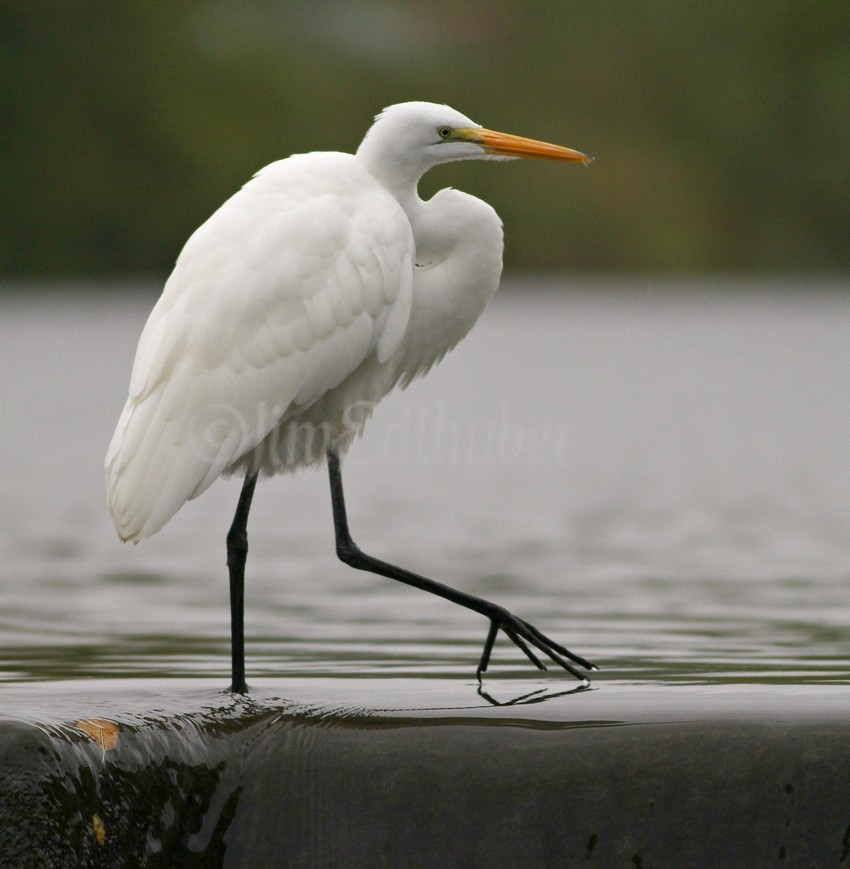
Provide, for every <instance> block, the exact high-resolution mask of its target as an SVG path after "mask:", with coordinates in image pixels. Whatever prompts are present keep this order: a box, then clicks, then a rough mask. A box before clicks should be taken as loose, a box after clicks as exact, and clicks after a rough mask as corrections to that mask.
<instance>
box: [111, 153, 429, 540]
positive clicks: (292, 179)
mask: <svg viewBox="0 0 850 869" xmlns="http://www.w3.org/2000/svg"><path fill="white" fill-rule="evenodd" d="M413 255H414V248H413V239H412V233H411V229H410V225H409V222H408V221H407V218H406V216H405V215H404V212H403V211H402V210H401V208H400V207H399V206H398V204H397V202H396V201H395V200H394V199H393V198H392V197H391V196H390V195H389V194H388V193H387V192H386V191H385V190H384V189H383V188H382V187H381V186H380V185H378V184H377V182H375V181H374V179H372V178H371V176H369V175H368V174H366V173H365V172H364V171H363V170H362V169H360V167H359V165H358V164H357V162H356V160H355V159H354V158H353V157H351V156H349V155H342V154H322V155H319V154H313V155H303V156H301V157H295V158H289V159H288V160H284V161H281V162H280V163H276V164H272V165H271V166H268V167H266V169H264V170H263V171H262V172H261V173H259V174H258V175H257V176H256V177H255V178H254V179H253V180H252V181H251V182H249V184H247V185H246V186H245V187H244V188H243V189H242V190H241V191H240V192H239V193H237V194H236V195H235V196H234V197H233V198H232V199H230V200H229V201H228V202H226V203H225V204H224V205H223V206H222V208H221V209H219V211H217V212H216V213H215V214H214V215H213V216H212V217H211V218H210V219H209V220H208V221H207V222H206V223H205V224H204V225H203V226H201V227H200V228H199V229H198V230H197V231H196V232H195V233H194V235H193V236H192V237H191V238H190V239H189V241H188V242H187V244H186V247H185V248H184V250H183V252H182V253H181V255H180V257H179V258H178V261H177V264H176V267H175V269H174V272H173V274H172V275H171V277H170V278H169V280H168V282H167V284H166V286H165V289H164V291H163V295H162V297H161V299H160V300H159V302H158V303H157V305H156V307H155V308H154V310H153V312H152V313H151V316H150V318H149V320H148V323H147V325H146V326H145V329H144V331H143V333H142V337H141V339H140V341H139V347H138V350H137V353H136V359H135V362H134V365H133V373H132V376H131V380H130V395H129V398H128V400H127V403H126V405H125V407H124V412H123V413H122V415H121V418H120V420H119V422H118V426H117V428H116V431H115V435H114V437H113V440H112V443H111V445H110V447H109V451H108V453H107V458H106V471H107V490H108V495H109V506H110V510H111V512H112V516H113V519H114V521H115V525H116V528H117V529H118V532H119V534H120V535H121V536H122V537H123V538H124V539H131V540H139V539H142V538H143V537H146V536H148V535H150V534H152V533H154V531H156V530H158V529H159V528H161V527H162V526H163V525H164V524H165V523H166V522H167V521H168V519H170V518H171V516H173V515H174V513H175V512H176V511H177V510H178V509H179V508H180V506H181V505H182V504H183V503H184V502H185V501H186V500H188V499H190V498H193V497H196V496H197V495H199V494H200V493H201V492H202V491H204V490H205V489H206V488H207V487H208V486H209V485H210V484H211V483H212V482H213V480H215V479H216V478H217V477H218V476H219V475H220V474H221V472H222V471H224V470H225V469H226V468H228V467H229V466H230V465H232V464H233V462H234V461H236V460H237V459H238V458H239V457H240V456H242V455H244V454H245V453H246V452H248V451H249V450H251V449H253V448H254V447H255V446H256V445H257V444H258V443H259V442H260V441H261V440H262V439H263V438H264V437H265V436H266V435H267V434H268V433H269V432H270V431H272V429H274V428H275V427H276V426H277V425H278V423H279V422H280V420H281V419H282V418H283V417H284V416H285V415H286V414H287V413H288V412H291V410H292V408H293V407H294V406H301V407H306V406H308V405H310V404H312V403H313V402H314V401H316V400H317V399H319V398H320V397H321V396H322V395H324V394H325V393H326V392H327V391H328V390H329V389H332V388H333V387H335V386H337V385H338V384H339V383H341V382H342V381H343V380H344V379H345V378H346V377H347V376H348V375H349V374H351V373H352V372H353V371H354V370H356V369H357V367H358V366H359V365H360V364H361V363H362V362H363V361H364V360H365V359H366V358H367V357H368V356H369V355H370V354H373V353H375V354H377V356H378V358H379V359H381V360H385V359H386V358H387V357H388V356H389V355H391V354H392V352H393V351H394V350H395V349H396V347H397V346H398V344H399V343H400V342H401V340H402V338H403V337H404V333H405V329H406V327H407V321H408V317H409V314H410V306H411V293H412V270H413Z"/></svg>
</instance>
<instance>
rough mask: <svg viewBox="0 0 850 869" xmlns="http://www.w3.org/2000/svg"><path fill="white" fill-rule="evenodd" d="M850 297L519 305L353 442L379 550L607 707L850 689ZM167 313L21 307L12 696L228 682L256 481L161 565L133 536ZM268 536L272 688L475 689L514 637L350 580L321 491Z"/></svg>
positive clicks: (120, 305) (703, 295)
mask: <svg viewBox="0 0 850 869" xmlns="http://www.w3.org/2000/svg"><path fill="white" fill-rule="evenodd" d="M549 289H551V288H549ZM846 289H847V288H846V287H843V288H842V287H825V286H822V287H817V288H812V287H807V286H801V285H798V286H793V285H791V286H789V285H782V286H773V285H770V284H765V285H763V286H759V287H753V286H741V285H728V286H723V287H713V286H710V287H693V286H691V287H685V288H679V289H678V291H677V292H674V293H671V292H668V290H669V288H657V287H648V286H646V285H645V284H640V283H623V284H620V285H618V286H614V287H609V286H602V285H584V286H578V285H573V284H570V285H568V287H567V292H565V293H562V294H560V295H558V294H555V293H554V292H551V291H547V287H546V286H544V285H534V286H528V285H519V284H513V285H511V284H510V283H509V284H508V285H507V286H506V288H505V290H506V291H504V292H502V294H501V295H500V296H499V297H497V300H496V301H495V302H494V303H493V306H492V307H491V309H490V310H489V311H488V312H487V313H486V314H485V316H484V318H483V320H482V322H481V323H480V324H479V325H478V327H477V328H476V329H475V330H474V331H473V333H472V335H471V336H470V337H469V338H468V339H467V340H466V341H465V342H464V343H463V344H462V345H461V346H460V347H458V348H457V349H456V350H455V351H454V352H453V353H452V354H451V355H450V356H449V357H448V358H447V359H446V360H445V361H444V362H443V363H442V365H440V366H439V367H438V368H437V369H435V370H434V371H433V372H431V374H429V375H428V377H427V378H425V379H424V380H422V381H420V382H417V383H416V384H414V385H413V386H411V387H410V388H409V389H408V390H407V391H406V392H404V393H400V394H395V395H393V396H390V397H389V398H388V399H386V400H385V401H384V403H383V404H382V405H381V406H380V407H379V409H378V411H377V412H376V415H375V417H374V419H373V421H372V423H371V424H370V426H369V427H368V428H367V431H366V435H365V437H364V439H363V440H362V441H359V442H357V443H356V444H355V446H354V447H353V449H352V451H351V453H350V454H349V456H348V459H347V461H346V463H345V467H344V472H345V480H346V485H347V496H348V502H349V513H350V519H351V523H352V531H353V534H354V536H355V539H356V540H358V542H359V543H360V544H361V546H362V547H363V548H364V549H365V550H366V551H370V552H372V553H374V554H375V555H378V556H379V557H382V558H385V559H387V560H390V561H396V562H397V563H400V564H403V565H405V566H408V567H410V568H411V569H413V570H416V571H419V572H422V573H425V574H426V575H430V576H433V577H435V578H438V579H441V580H443V581H445V582H448V583H449V584H452V585H455V586H457V587H459V588H463V589H465V590H467V591H470V592H472V593H474V594H479V595H483V596H486V597H488V598H490V599H494V600H497V601H498V602H500V603H502V604H504V605H506V606H508V607H509V608H510V609H512V610H514V611H516V612H518V613H519V614H521V615H523V616H524V617H526V618H527V619H529V620H530V621H532V622H533V623H535V624H537V625H538V626H539V627H540V628H541V629H543V630H545V631H546V632H547V633H549V634H550V635H552V636H553V637H554V638H556V639H559V640H561V641H562V642H564V643H566V644H567V645H568V646H570V647H571V648H573V649H574V650H576V651H578V652H580V653H582V654H584V655H586V656H587V657H589V658H590V659H591V660H593V661H595V662H596V663H597V664H599V665H600V666H601V667H602V668H603V669H602V672H601V673H600V674H599V676H598V678H597V680H596V684H597V685H603V686H604V683H605V682H606V681H607V682H618V683H620V684H630V685H646V684H662V685H664V684H672V683H677V684H682V683H689V684H692V685H716V684H728V683H744V684H765V683H803V682H805V683H843V684H846V683H847V682H848V667H847V660H848V649H850V595H848V593H847V590H848V578H850V558H849V557H848V556H850V294H848V293H847V292H846ZM154 298H155V293H153V294H152V293H151V292H144V291H142V290H138V289H127V288H123V289H119V290H118V291H116V292H114V293H111V294H95V293H89V294H86V293H80V294H68V295H58V294H50V293H40V292H36V291H34V290H27V291H26V292H23V293H17V294H7V295H5V296H2V297H0V360H2V376H0V408H2V418H3V423H2V444H0V447H2V449H0V462H2V472H0V680H3V681H5V682H8V683H12V682H15V683H32V686H31V687H32V688H38V686H39V685H41V686H43V688H44V689H45V690H47V689H48V688H49V687H50V686H51V685H53V684H54V683H55V682H57V681H60V682H64V683H66V684H67V680H79V679H100V680H107V681H108V680H137V681H138V684H139V685H140V686H141V685H142V684H145V685H148V684H149V682H147V681H143V680H149V679H163V677H169V678H171V679H180V680H187V684H189V683H192V682H194V683H195V684H197V685H215V684H221V685H224V684H226V682H227V677H228V662H229V659H228V654H229V645H228V643H229V638H228V631H229V621H228V618H229V616H228V602H227V601H228V597H227V581H226V569H225V565H224V535H225V532H226V529H227V527H228V525H229V522H230V519H231V517H232V513H233V510H234V507H235V503H236V499H237V496H238V486H239V484H238V482H236V481H229V482H219V483H217V484H216V485H215V486H214V487H213V488H212V489H211V490H210V491H208V492H207V493H206V494H205V495H204V496H203V497H202V498H200V499H199V500H198V501H195V502H192V503H191V504H188V505H186V506H185V507H184V508H183V510H182V511H181V512H180V513H179V514H178V515H177V517H175V519H174V520H172V522H171V523H170V524H169V525H168V526H167V527H166V528H165V529H164V530H163V531H162V532H160V533H159V534H157V535H156V536H155V537H153V538H151V539H150V540H148V541H145V542H144V543H143V544H141V545H139V546H131V545H121V544H120V543H119V542H118V541H117V539H116V537H115V533H114V531H113V529H112V527H111V523H110V521H109V518H108V516H107V514H106V508H105V503H104V492H103V475H102V461H103V455H104V453H105V450H106V446H107V444H108V442H109V439H110V436H111V434H112V430H113V427H114V424H115V421H116V419H117V416H118V413H119V411H120V408H121V406H122V404H123V401H124V395H125V390H126V386H127V380H128V377H129V371H130V366H131V362H132V357H133V352H134V349H135V345H136V341H137V339H138V335H139V332H140V330H141V327H142V325H143V323H144V320H145V318H146V316H147V312H148V311H149V309H150V307H151V305H152V303H153V300H154ZM250 535H251V554H250V557H249V562H248V584H247V610H246V628H247V640H248V648H247V653H248V674H249V681H251V680H252V679H254V680H255V681H259V682H260V683H262V681H263V680H274V679H282V678H285V679H286V680H290V681H291V680H301V682H302V684H303V685H304V686H307V687H306V688H305V690H307V691H308V693H310V692H314V693H318V694H320V693H321V687H320V686H321V684H322V683H323V682H328V683H329V682H330V681H334V683H335V684H336V685H337V686H341V685H344V684H345V682H346V680H348V681H349V682H350V684H351V685H353V686H354V685H357V686H361V685H363V684H366V683H367V682H368V683H369V684H372V685H377V682H376V680H385V683H386V684H393V685H400V684H407V685H411V684H418V685H419V686H421V687H422V688H423V690H424V689H425V688H426V686H427V685H433V684H435V683H434V682H433V681H430V682H425V681H423V680H438V681H442V682H454V683H456V684H459V685H460V684H463V685H465V684H466V683H468V682H470V681H473V680H472V677H473V674H474V668H475V664H476V662H477V658H478V655H479V653H480V647H481V644H482V642H483V640H484V636H485V633H486V624H485V623H484V622H483V621H482V620H481V619H480V617H478V616H475V615H474V614H471V613H469V612H466V611H464V610H461V609H459V608H457V607H453V606H451V605H449V604H447V603H445V602H443V601H440V600H437V599H431V598H429V597H428V596H426V595H423V594H421V593H419V592H416V591H414V590H411V589H407V588H402V587H396V586H395V585H394V584H393V583H392V582H390V581H389V580H385V579H381V578H380V577H372V576H369V575H367V574H363V573H359V572H354V571H351V570H350V569H349V568H346V567H345V566H344V565H342V564H340V563H339V562H338V561H337V560H336V558H335V556H334V547H333V532H332V525H331V516H330V505H329V497H328V492H327V480H326V476H325V474H324V473H323V472H320V471H317V472H305V473H302V474H300V475H298V476H296V477H293V478H281V479H277V480H275V481H271V482H267V483H265V484H262V485H261V486H260V487H259V488H258V492H257V496H256V499H255V503H254V508H253V511H252V515H251V523H250ZM555 678H557V679H558V681H557V682H555V681H554V679H553V680H552V682H551V683H546V682H545V681H541V680H540V677H539V676H538V675H537V674H536V673H534V672H533V671H530V670H529V668H528V666H527V664H526V663H525V662H524V661H523V660H522V658H521V657H520V656H519V655H518V654H516V653H515V650H514V649H513V648H512V647H510V645H509V644H508V643H507V642H506V641H504V640H502V641H501V642H500V643H499V645H498V646H497V651H496V654H495V657H494V662H493V670H492V677H491V679H492V681H493V683H494V684H495V685H497V686H498V685H500V684H501V685H508V684H510V685H511V686H513V685H516V690H517V693H518V694H522V693H523V692H524V690H525V688H528V689H529V690H536V688H537V686H540V685H541V684H542V685H550V688H551V685H555V686H556V687H557V688H559V689H563V688H567V687H569V685H568V684H567V680H565V679H561V677H555ZM317 685H318V686H319V687H318V688H316V686H317ZM11 687H12V686H11V685H10V686H9V688H11ZM24 687H25V686H23V685H19V688H21V689H22V688H24ZM376 690H377V691H380V688H377V689H376ZM28 696H29V698H30V701H31V700H32V698H33V696H34V695H33V694H32V693H28Z"/></svg>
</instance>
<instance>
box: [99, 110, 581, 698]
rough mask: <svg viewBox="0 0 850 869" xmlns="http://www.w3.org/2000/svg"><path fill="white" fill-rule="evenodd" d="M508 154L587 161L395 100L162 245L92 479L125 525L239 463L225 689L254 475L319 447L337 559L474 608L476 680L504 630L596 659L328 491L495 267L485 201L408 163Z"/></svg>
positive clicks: (237, 660)
mask: <svg viewBox="0 0 850 869" xmlns="http://www.w3.org/2000/svg"><path fill="white" fill-rule="evenodd" d="M516 157H544V158H549V159H553V160H570V161H577V162H581V163H589V162H590V160H591V158H590V157H587V156H585V155H584V154H580V153H579V152H578V151H573V150H571V149H569V148H562V147H560V146H557V145H550V144H546V143H544V142H537V141H535V140H533V139H525V138H521V137H519V136H512V135H508V134H505V133H497V132H494V131H492V130H486V129H484V128H482V127H481V126H479V125H478V124H476V123H474V122H473V121H471V120H470V119H469V118H467V117H464V116H463V115H462V114H460V113H459V112H457V111H455V110H454V109H451V108H449V107H448V106H440V105H436V104H433V103H425V102H409V103H401V104H399V105H394V106H390V107H389V108H386V109H384V111H383V112H382V113H381V114H379V115H378V116H377V118H376V119H375V122H374V124H373V125H372V127H371V128H370V129H369V131H368V132H367V134H366V136H365V138H364V139H363V142H362V143H361V145H360V147H359V148H358V149H357V152H356V154H341V153H336V152H325V153H310V154H297V155H294V156H292V157H289V158H288V159H285V160H280V161H278V162H276V163H272V164H270V165H269V166H266V167H265V168H264V169H261V170H260V171H259V172H258V173H257V174H256V175H255V176H254V177H253V178H252V179H251V180H250V181H249V182H248V183H247V184H246V185H245V186H244V187H243V188H242V189H241V190H240V191H239V192H238V193H236V194H235V195H234V196H232V197H231V198H230V199H229V200H227V202H225V203H224V205H222V206H221V208H219V209H218V211H216V212H215V213H214V214H213V215H212V217H210V218H209V220H207V221H206V223H204V224H203V225H202V226H201V227H200V228H199V229H197V230H196V231H195V232H194V233H193V234H192V236H191V237H190V238H189V240H188V241H187V242H186V245H185V247H184V248H183V250H182V252H181V253H180V255H179V257H178V258H177V262H176V265H175V267H174V271H173V272H172V274H171V276H170V277H169V279H168V281H167V282H166V284H165V288H164V289H163V292H162V296H161V298H160V299H159V301H158V302H157V304H156V306H155V307H154V309H153V311H152V312H151V315H150V317H149V319H148V321H147V324H146V325H145V328H144V330H143V332H142V335H141V338H140V339H139V346H138V349H137V350H136V357H135V361H134V363H133V370H132V375H131V378H130V390H129V393H130V394H129V398H128V399H127V403H126V404H125V406H124V411H123V413H122V414H121V417H120V419H119V420H118V425H117V427H116V429H115V434H114V436H113V438H112V442H111V444H110V446H109V451H108V453H107V456H106V487H107V494H108V501H109V510H110V512H111V514H112V518H113V521H114V522H115V527H116V529H117V531H118V534H119V536H120V537H121V539H122V540H125V541H126V540H132V541H133V542H138V541H139V540H142V539H144V538H145V537H148V536H150V535H151V534H153V533H154V532H156V531H158V530H159V529H160V528H162V526H163V525H165V523H166V522H168V520H169V519H170V518H171V517H172V516H173V515H174V514H175V513H176V512H177V511H178V510H179V509H180V507H181V506H182V505H183V504H184V503H185V502H186V501H188V500H191V499H192V498H197V497H198V495H200V494H201V493H202V492H204V491H205V490H206V489H207V487H208V486H210V484H211V483H212V482H213V481H214V480H215V479H216V478H217V477H219V476H220V475H222V474H225V475H229V474H236V473H239V474H244V483H243V486H242V492H241V495H240V498H239V504H238V507H237V509H236V515H235V516H234V519H233V524H232V526H231V528H230V531H229V533H228V535H227V565H228V569H229V573H230V603H231V633H232V640H231V642H232V684H231V690H232V691H234V692H238V693H245V692H246V691H247V686H246V683H245V664H244V628H243V607H244V577H245V561H246V557H247V552H248V537H247V520H248V512H249V510H250V507H251V499H252V497H253V494H254V487H255V485H256V483H257V477H258V475H259V474H263V475H264V476H272V475H275V474H279V473H281V472H284V471H294V470H295V469H297V468H300V467H303V466H308V465H315V464H317V463H319V462H321V461H322V460H324V459H326V460H327V464H328V470H329V473H330V486H331V497H332V504H333V517H334V527H335V532H336V551H337V554H338V556H339V558H340V559H341V560H342V561H344V562H346V563H347V564H349V565H351V566H352V567H356V568H358V569H361V570H368V571H371V572H373V573H378V574H381V575H383V576H387V577H390V578H392V579H396V580H400V581H401V582H404V583H407V584H408V585H412V586H415V587H417V588H420V589H423V590H424V591H428V592H432V593H433V594H437V595H439V596H441V597H444V598H446V599H448V600H450V601H454V602H455V603H458V604H460V605H461V606H464V607H468V608H469V609H471V610H474V611H475V612H478V613H480V614H481V615H483V616H485V617H486V618H487V619H489V621H490V628H489V632H488V634H487V638H486V640H485V643H484V650H483V652H482V655H481V659H480V661H479V664H478V671H477V672H478V677H479V679H480V678H481V674H482V673H483V672H484V671H485V670H486V669H487V665H488V663H489V660H490V654H491V651H492V649H493V644H494V642H495V640H496V637H497V634H498V632H499V631H500V630H502V631H503V632H504V633H505V634H506V635H507V636H508V637H509V638H510V639H511V640H512V641H513V642H514V643H515V644H516V645H517V646H518V647H519V648H520V649H521V650H522V651H523V652H524V653H525V655H526V656H527V657H528V658H529V659H530V660H531V661H532V662H533V663H534V664H535V665H536V666H537V667H539V668H541V669H545V667H544V666H543V663H542V662H541V660H540V658H539V657H538V655H537V654H535V652H534V651H532V648H531V647H535V648H536V649H537V650H539V651H540V652H542V653H543V654H545V655H547V656H548V657H549V658H551V659H552V660H553V661H554V662H555V663H557V664H558V665H560V666H561V667H563V668H564V669H566V670H568V671H569V672H570V673H572V674H573V675H574V676H575V677H576V678H577V679H580V680H582V681H583V682H585V683H587V681H588V680H587V679H586V677H585V676H584V675H583V674H582V673H580V672H579V670H578V669H576V667H574V666H573V664H577V665H579V666H581V667H583V668H585V669H587V670H591V669H596V668H595V667H594V666H593V665H592V664H590V663H589V662H588V661H586V660H585V659H584V658H582V657H580V656H578V655H575V654H573V653H572V652H570V651H569V650H567V649H566V648H564V647H563V646H561V645H559V644H558V643H555V642H554V641H552V640H550V639H549V638H548V637H546V636H545V635H544V634H542V633H541V632H540V631H538V630H537V629H536V628H535V627H534V626H533V625H531V624H529V623H528V622H526V621H524V620H523V619H520V618H518V617H517V616H515V615H513V614H512V613H510V612H508V611H507V610H506V609H504V608H503V607H500V606H498V605H496V604H493V603H491V602H489V601H486V600H482V599H480V598H477V597H473V596H471V595H468V594H465V593H464V592H461V591H457V590H455V589H452V588H449V587H448V586H445V585H442V584H441V583H438V582H435V581H433V580H431V579H427V578H425V577H422V576H418V575H416V574H413V573H410V572H409V571H407V570H403V569H401V568H399V567H395V566H394V565H391V564H387V563H386V562H383V561H379V560H378V559H376V558H373V557H371V556H369V555H366V554H365V553H363V552H362V551H361V550H360V549H359V548H358V547H357V546H356V545H355V543H354V541H353V540H352V538H351V535H350V533H349V530H348V521H347V518H346V511H345V502H344V500H343V490H342V477H341V475H340V462H339V457H340V456H341V455H342V454H343V453H344V452H345V451H346V450H347V449H348V447H349V445H350V444H351V441H352V440H353V438H354V437H355V435H356V434H358V433H359V432H360V430H361V429H362V427H363V425H364V423H365V421H366V419H367V418H368V417H369V416H370V415H371V411H372V409H373V407H374V405H375V403H376V402H378V401H379V400H380V399H381V398H382V397H383V396H384V395H386V394H387V393H388V392H389V391H390V390H391V389H392V388H393V387H394V386H396V385H401V386H406V385H407V384H408V383H409V382H410V381H411V380H413V379H414V378H415V377H417V376H418V375H420V374H424V373H425V372H426V371H427V370H428V369H429V368H430V367H431V366H432V365H433V364H434V363H435V362H437V361H438V360H439V359H441V358H442V357H443V356H444V355H445V354H446V353H447V352H448V351H449V350H451V348H452V347H454V345H455V344H457V342H458V341H460V339H461V338H463V337H464V336H465V335H466V333H467V332H468V331H469V330H470V329H471V328H472V326H473V324H474V323H475V321H476V320H477V319H478V317H479V315H480V314H481V312H482V311H483V310H484V307H485V306H486V305H487V302H489V300H490V298H491V296H492V295H493V293H494V292H495V290H496V287H497V286H498V283H499V277H500V274H501V270H502V224H501V221H500V220H499V218H498V216H497V215H496V212H495V211H494V210H493V209H492V208H491V207H490V206H489V205H487V204H486V203H484V202H482V201H481V200H479V199H476V198H474V197H472V196H469V195H468V194H466V193H461V192H459V191H457V190H452V189H447V190H441V191H439V192H438V193H437V194H436V195H435V196H434V197H433V198H431V199H430V200H428V201H423V200H422V199H420V198H419V195H418V193H417V184H418V181H419V179H420V177H421V176H422V175H423V174H424V173H425V172H426V171H427V170H428V169H430V168H431V167H432V166H436V165H438V164H440V163H449V162H451V161H454V160H505V159H511V158H516ZM570 662H573V663H572V664H571V663H570Z"/></svg>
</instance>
